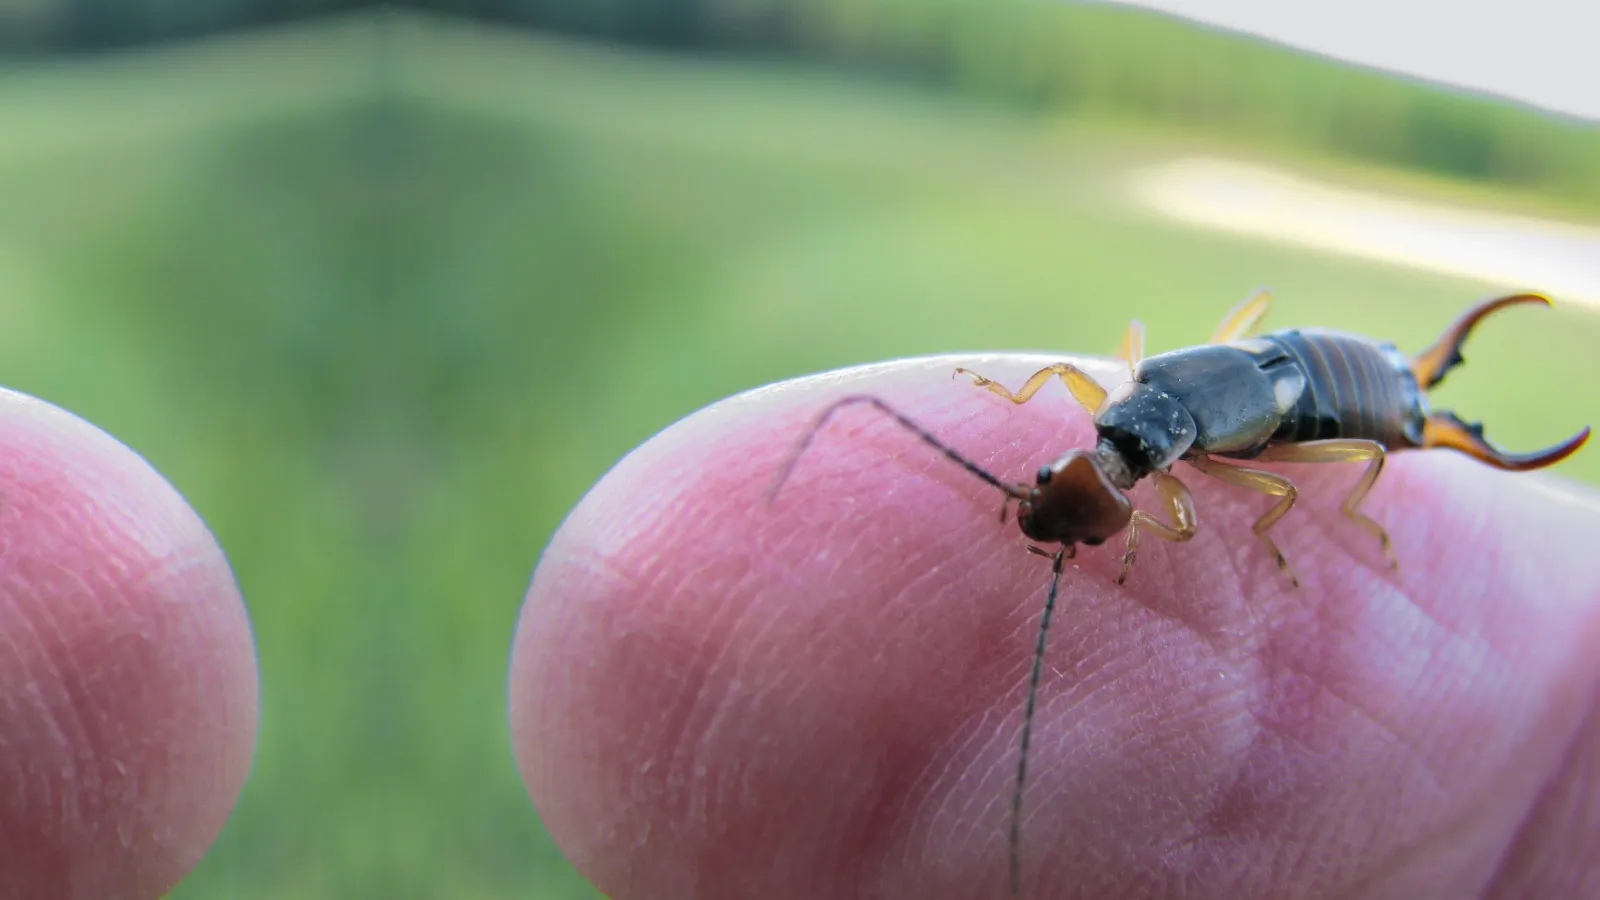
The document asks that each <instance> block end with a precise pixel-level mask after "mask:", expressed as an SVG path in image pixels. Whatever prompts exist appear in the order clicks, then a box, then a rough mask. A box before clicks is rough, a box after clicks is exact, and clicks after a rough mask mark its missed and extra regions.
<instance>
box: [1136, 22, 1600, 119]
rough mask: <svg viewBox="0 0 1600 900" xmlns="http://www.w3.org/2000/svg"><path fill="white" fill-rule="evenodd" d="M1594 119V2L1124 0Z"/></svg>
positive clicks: (1599, 25)
mask: <svg viewBox="0 0 1600 900" xmlns="http://www.w3.org/2000/svg"><path fill="white" fill-rule="evenodd" d="M1120 2H1124V3H1127V4H1128V5H1132V6H1142V7H1146V8H1149V9H1156V10H1161V11H1163V12H1169V13H1175V14H1177V15H1180V16H1184V17H1186V18H1190V19H1195V20H1198V21H1201V22H1205V23H1208V24H1211V25H1218V26H1221V27H1223V28H1228V29H1232V30H1235V31H1243V32H1248V33H1250V34H1254V35H1256V36H1259V37H1264V38H1268V39H1270V40H1273V41H1277V42H1279V43H1283V44H1288V45H1291V46H1294V47H1298V48H1301V49H1305V50H1312V51H1315V52H1317V53H1321V54H1324V55H1327V56H1332V57H1336V58H1339V59H1343V60H1346V61H1348V62H1353V63H1360V64H1363V65H1368V66H1376V67H1378V68H1382V69H1388V70H1391V71H1395V72H1402V73H1404V74H1407V75H1413V76H1417V77H1420V78H1427V79H1430V80H1433V81H1442V82H1446V83H1448V84H1453V85H1457V86H1460V87H1464V88H1469V89H1473V90H1479V91H1488V92H1491V93H1496V94H1501V95H1503V96H1506V97H1509V98H1512V99H1514V100H1520V101H1523V102H1525V103H1531V104H1533V105H1536V106H1542V107H1545V108H1547V109H1551V110H1555V111H1557V112H1563V113H1567V114H1569V115H1574V116H1583V117H1585V118H1588V119H1591V120H1594V121H1597V122H1600V2H1596V0H1517V2H1514V3H1506V2H1498V3H1492V2H1488V0H1482V2H1474V0H1339V2H1337V3H1304V2H1294V0H1120Z"/></svg>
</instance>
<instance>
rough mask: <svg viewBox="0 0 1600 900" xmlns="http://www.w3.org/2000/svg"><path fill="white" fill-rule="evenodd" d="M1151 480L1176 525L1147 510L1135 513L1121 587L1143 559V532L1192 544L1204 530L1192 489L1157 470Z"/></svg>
mask: <svg viewBox="0 0 1600 900" xmlns="http://www.w3.org/2000/svg"><path fill="white" fill-rule="evenodd" d="M1150 480H1151V481H1154V482H1155V485H1156V490H1157V491H1159V492H1160V493H1161V499H1162V500H1163V501H1165V502H1166V505H1167V510H1168V511H1169V512H1170V513H1172V524H1171V525H1168V524H1167V523H1165V522H1163V521H1161V520H1160V519H1158V518H1156V517H1155V516H1152V515H1150V514H1149V513H1147V512H1145V511H1144V510H1139V509H1136V510H1134V511H1133V521H1132V522H1130V523H1129V524H1128V549H1127V550H1126V551H1125V552H1124V553H1123V554H1122V573H1121V574H1120V575H1118V576H1117V584H1122V583H1123V582H1124V581H1126V580H1127V579H1128V570H1129V569H1130V568H1132V567H1133V560H1134V558H1135V557H1137V556H1138V555H1139V531H1140V529H1148V530H1149V531H1150V533H1151V534H1154V535H1155V536H1156V537H1159V538H1164V539H1166V540H1169V541H1178V542H1182V541H1187V540H1189V539H1190V538H1192V537H1194V533H1195V532H1196V531H1198V530H1199V529H1200V523H1199V522H1198V521H1197V520H1196V519H1195V515H1194V498H1193V497H1191V496H1189V489H1188V488H1187V487H1186V486H1184V483H1183V482H1182V481H1179V480H1178V477H1177V476H1176V475H1169V474H1167V473H1166V472H1162V471H1159V470H1157V471H1155V472H1151V473H1150Z"/></svg>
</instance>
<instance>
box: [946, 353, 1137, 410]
mask: <svg viewBox="0 0 1600 900" xmlns="http://www.w3.org/2000/svg"><path fill="white" fill-rule="evenodd" d="M956 374H957V375H971V376H972V383H973V384H976V385H977V386H978V387H981V388H988V389H989V390H991V391H993V392H995V393H996V394H999V395H1000V396H1002V397H1004V398H1006V399H1007V400H1010V401H1011V402H1012V403H1027V402H1028V400H1029V399H1031V398H1032V397H1033V395H1034V394H1037V393H1038V392H1039V389H1040V388H1042V387H1044V386H1045V383H1046V382H1048V381H1049V380H1050V378H1051V377H1052V376H1056V375H1059V376H1061V380H1062V381H1063V382H1065V383H1066V385H1067V390H1069V391H1071V392H1072V396H1073V397H1075V398H1077V401H1078V402H1079V403H1081V404H1083V408H1084V409H1087V410H1088V411H1089V412H1094V411H1095V410H1097V409H1099V408H1100V404H1101V402H1103V401H1104V400H1105V399H1106V389H1105V388H1103V387H1101V386H1100V383H1099V382H1097V381H1095V380H1094V379H1093V378H1090V377H1089V373H1087V372H1085V371H1083V370H1082V369H1080V368H1078V367H1077V366H1074V365H1072V364H1070V363H1056V364H1055V365H1053V366H1048V367H1046V368H1043V369H1040V370H1039V371H1037V372H1035V373H1033V376H1032V377H1031V378H1029V379H1028V380H1027V382H1025V383H1024V384H1023V385H1022V389H1021V390H1019V391H1017V392H1016V393H1015V394H1013V393H1011V392H1010V391H1008V390H1006V388H1005V385H1002V384H999V383H998V382H996V381H994V380H993V379H989V378H985V377H983V376H982V375H979V374H978V373H977V372H974V371H972V370H971V369H957V370H956Z"/></svg>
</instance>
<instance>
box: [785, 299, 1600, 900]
mask: <svg viewBox="0 0 1600 900" xmlns="http://www.w3.org/2000/svg"><path fill="white" fill-rule="evenodd" d="M1270 302H1271V295H1270V294H1269V293H1268V292H1267V291H1265V290H1261V291H1257V292H1256V293H1255V294H1253V295H1251V296H1250V297H1247V298H1246V299H1245V300H1244V301H1242V302H1241V303H1239V304H1238V305H1237V306H1235V307H1234V308H1233V309H1232V310H1231V311H1230V312H1229V313H1228V315H1227V316H1226V317H1225V318H1224V319H1223V320H1222V322H1221V324H1219V325H1218V326H1217V329H1216V331H1215V332H1214V333H1213V334H1212V337H1211V341H1210V343H1207V344H1202V345H1199V346H1195V347H1186V348H1183V349H1180V350H1174V351H1171V352H1168V353H1162V354H1158V355H1155V356H1151V357H1145V355H1144V326H1143V325H1142V324H1141V323H1140V322H1139V320H1137V319H1135V320H1133V321H1132V322H1131V323H1129V326H1128V330H1127V332H1126V334H1125V336H1124V338H1123V341H1122V348H1121V350H1120V352H1119V354H1118V356H1119V357H1120V358H1121V359H1122V360H1123V361H1125V362H1126V363H1127V364H1128V366H1129V369H1130V373H1131V378H1130V379H1129V380H1128V381H1126V382H1124V383H1123V384H1121V385H1119V386H1117V387H1116V388H1115V389H1113V390H1110V391H1107V390H1106V389H1105V388H1104V387H1103V386H1101V385H1100V384H1099V383H1098V382H1096V381H1095V380H1094V379H1093V378H1091V377H1090V376H1089V375H1088V373H1086V372H1084V371H1083V370H1082V369H1079V368H1078V367H1076V366H1073V365H1071V364H1070V363H1057V364H1055V365H1052V366H1047V367H1045V368H1043V369H1040V370H1039V371H1037V372H1035V373H1034V374H1033V376H1032V377H1030V378H1028V380H1027V381H1025V382H1024V383H1023V384H1022V386H1021V387H1020V388H1019V389H1018V390H1017V391H1015V392H1012V391H1011V390H1008V389H1007V388H1005V387H1004V386H1002V385H1000V384H999V383H997V382H995V381H994V380H992V379H989V378H985V377H984V376H982V375H979V374H978V373H976V372H972V371H970V370H968V369H957V370H956V374H958V375H968V376H970V377H971V378H972V380H973V382H974V383H975V385H976V386H978V387H982V388H986V389H987V390H989V391H992V392H993V393H995V394H998V395H999V396H1001V397H1004V398H1005V399H1006V400H1009V401H1011V402H1012V403H1015V404H1022V403H1026V402H1028V400H1029V399H1031V398H1032V397H1033V396H1034V395H1035V394H1036V393H1038V391H1039V390H1040V389H1041V388H1043V387H1044V386H1045V385H1046V384H1048V383H1049V382H1050V381H1051V380H1052V379H1055V378H1059V379H1061V381H1062V382H1064V383H1065V384H1066V387H1067V390H1068V391H1069V392H1070V393H1071V394H1072V396H1073V397H1074V398H1075V399H1076V400H1077V401H1078V403H1079V404H1081V405H1082V406H1083V407H1084V408H1085V409H1087V410H1089V411H1090V412H1091V413H1092V414H1093V415H1094V425H1095V431H1096V434H1097V440H1096V442H1095V444H1094V446H1093V447H1092V448H1089V449H1073V450H1069V451H1067V452H1066V453H1064V454H1062V455H1061V456H1059V457H1058V458H1056V459H1055V461H1053V462H1051V463H1049V464H1047V465H1044V466H1042V467H1041V468H1040V469H1039V470H1038V471H1037V472H1036V473H1035V476H1034V480H1033V483H1032V484H1029V483H1026V482H1008V481H1005V480H1003V479H1001V478H1000V477H998V476H996V475H994V474H992V473H991V472H989V471H988V470H986V469H984V468H983V467H982V466H979V465H978V464H977V463H974V462H972V461H971V460H969V459H967V458H966V457H965V456H963V455H962V454H961V453H959V452H957V451H956V450H955V449H954V448H952V447H950V446H949V445H947V444H945V443H944V442H943V441H941V440H940V439H939V438H938V437H936V436H935V435H934V434H933V433H931V432H929V431H928V430H927V429H925V428H923V427H922V426H920V425H918V424H917V423H916V422H915V421H913V420H912V419H911V418H909V417H908V416H906V415H905V414H903V413H901V412H899V411H898V410H896V409H894V408H893V407H892V406H890V405H889V404H887V403H885V402H884V401H883V400H881V399H879V398H877V397H874V396H871V395H855V396H849V397H845V398H842V399H840V400H838V401H836V402H835V403H833V404H832V405H831V406H829V407H828V408H827V409H825V410H824V411H823V412H822V414H821V415H820V416H818V418H817V419H816V421H815V422H814V424H813V425H812V427H811V429H810V430H808V431H807V432H806V435H805V437H804V438H803V439H802V440H801V442H800V444H799V446H798V447H797V448H796V449H795V452H794V454H793V456H791V457H790V459H789V462H788V463H787V464H786V465H785V466H784V468H783V470H782V471H781V472H780V474H779V476H778V479H777V481H776V482H775V483H774V484H773V487H772V491H771V493H770V494H769V501H770V499H771V498H773V497H775V496H776V494H777V491H778V489H779V488H780V487H781V486H782V484H783V483H784V482H785V481H786V480H787V479H788V477H789V474H790V472H791V471H792V470H793V468H794V466H795V464H796V462H797V461H798V460H799V457H800V455H801V454H802V453H803V452H804V450H805V448H806V446H807V445H809V443H810V442H811V440H812V438H813V437H814V436H815V435H816V433H817V432H818V431H820V430H821V428H822V427H823V426H824V425H825V424H827V421H828V419H829V418H831V417H832V416H833V414H834V413H835V412H837V411H838V410H840V409H842V408H844V407H845V406H849V405H853V404H868V405H871V406H872V407H874V408H875V409H877V410H878V411H879V412H881V413H883V414H885V415H887V416H888V417H889V418H891V419H892V420H894V421H895V422H896V423H898V424H899V425H900V426H901V427H902V428H904V429H906V430H907V431H910V432H911V433H913V434H915V435H917V436H918V437H919V438H921V439H922V441H923V442H925V443H927V444H928V445H930V446H932V447H933V448H934V449H936V450H938V451H940V452H941V453H943V454H944V455H945V456H946V457H948V458H949V459H951V460H953V461H954V462H956V463H957V464H958V465H960V466H962V467H963V468H965V469H966V470H967V471H968V472H970V473H972V474H973V475H975V476H976V477H978V478H979V479H981V480H983V481H984V482H986V483H987V484H989V485H991V486H992V487H995V488H998V489H999V490H1000V491H1001V492H1002V493H1003V494H1004V495H1005V501H1004V503H1003V505H1002V507H1001V517H1002V519H1003V518H1004V516H1005V509H1006V507H1007V506H1009V505H1010V503H1011V502H1012V501H1016V504H1017V513H1016V518H1017V524H1018V526H1019V528H1020V529H1021V531H1022V533H1023V535H1024V536H1025V537H1027V538H1029V539H1030V540H1032V541H1034V542H1037V543H1040V544H1055V545H1057V546H1058V549H1057V550H1055V551H1054V552H1052V551H1048V550H1045V549H1042V548H1040V547H1038V546H1033V545H1030V546H1029V548H1028V549H1029V550H1030V551H1032V552H1034V553H1036V554H1038V555H1041V556H1046V557H1049V558H1051V560H1052V566H1051V569H1052V575H1051V580H1050V586H1049V591H1048V594H1047V599H1046V601H1045V608H1044V613H1043V615H1042V616H1041V617H1040V622H1039V632H1038V642H1037V645H1036V647H1035V651H1034V656H1033V664H1032V668H1031V671H1030V674H1029V678H1028V694H1027V702H1026V709H1025V711H1024V716H1023V723H1022V732H1021V739H1020V741H1019V750H1018V757H1017V779H1016V786H1015V792H1014V794H1013V797H1012V804H1011V829H1010V881H1011V893H1012V895H1013V896H1020V895H1021V881H1022V878H1021V842H1022V836H1021V827H1022V826H1021V823H1022V792H1023V787H1024V783H1025V781H1026V777H1027V767H1028V744H1029V740H1030V738H1031V736H1032V730H1033V715H1034V705H1035V702H1036V699H1037V695H1038V688H1039V681H1040V677H1041V672H1042V665H1043V660H1044V648H1045V637H1046V634H1047V632H1048V631H1049V628H1050V618H1051V614H1052V612H1053V610H1054V608H1055V601H1056V596H1057V590H1058V588H1059V585H1060V580H1061V572H1062V568H1063V562H1064V560H1065V559H1067V558H1070V557H1072V556H1073V555H1074V554H1075V552H1076V548H1077V545H1078V544H1084V545H1088V546H1097V545H1099V544H1102V543H1105V542H1106V541H1107V540H1109V539H1111V538H1112V537H1114V536H1116V535H1117V534H1118V533H1120V532H1123V531H1126V532H1127V538H1126V543H1125V545H1124V551H1123V555H1122V568H1121V571H1120V572H1119V574H1118V575H1117V583H1118V584H1122V583H1124V581H1125V580H1126V579H1127V577H1128V571H1129V569H1130V568H1131V567H1132V565H1133V563H1134V560H1135V558H1136V557H1137V554H1138V547H1139V535H1140V533H1141V532H1144V531H1148V532H1150V533H1152V534H1154V535H1156V536H1157V537H1160V538H1163V539H1165V540H1168V541H1175V542H1182V541H1187V540H1189V539H1191V538H1193V537H1194V535H1195V533H1196V531H1197V529H1198V527H1199V526H1198V521H1197V519H1196V517H1195V510H1194V502H1193V500H1192V499H1191V497H1190V494H1189V489H1188V488H1187V487H1186V486H1185V485H1184V483H1183V482H1182V481H1181V480H1180V479H1179V478H1178V477H1177V476H1176V475H1174V474H1172V467H1173V465H1174V464H1175V463H1178V462H1180V461H1182V462H1187V463H1188V464H1189V465H1190V466H1192V467H1193V468H1194V469H1196V470H1197V471H1199V472H1200V473H1201V474H1204V475H1209V476H1211V477H1213V478H1216V479H1218V480H1220V481H1224V482H1227V483H1228V484H1232V485H1235V486H1237V487H1242V488H1247V489H1250V490H1253V491H1258V492H1260V493H1263V494H1268V495H1271V496H1274V497H1277V498H1278V501H1277V503H1276V504H1274V505H1273V507H1272V508H1271V509H1270V510H1268V511H1267V512H1266V514H1265V515H1263V516H1261V517H1260V518H1259V519H1257V520H1256V522H1255V524H1254V526H1253V528H1254V531H1255V534H1256V536H1257V537H1258V538H1260V540H1261V542H1262V543H1263V544H1264V545H1265V546H1266V548H1267V551H1268V552H1269V553H1270V554H1271V555H1272V558H1273V559H1274V561H1275V562H1276V563H1277V566H1278V568H1279V569H1280V570H1281V571H1282V572H1283V573H1284V574H1285V575H1286V576H1287V577H1288V579H1289V583H1290V584H1291V585H1293V586H1294V587H1299V584H1300V582H1299V579H1298V578H1297V577H1296V576H1295V573H1294V570H1293V569H1292V568H1291V567H1290V565H1289V562H1288V560H1287V559H1286V558H1285V557H1284V554H1283V551H1282V550H1281V549H1280V548H1279V547H1278V545H1277V543H1276V542H1275V541H1274V540H1273V539H1272V537H1271V536H1270V535H1269V534H1268V532H1269V531H1270V530H1271V529H1272V527H1273V525H1275V524H1277V523H1278V521H1279V520H1281V519H1282V518H1283V517H1284V515H1285V514H1287V513H1288V512H1289V509H1290V507H1292V506H1293V505H1294V503H1295V499H1296V496H1297V491H1296V488H1295V485H1294V483H1293V482H1292V481H1290V480H1289V479H1288V478H1286V477H1284V476H1282V475H1279V474H1276V473H1274V472H1269V471H1266V470H1264V469H1258V468H1254V467H1250V466H1244V465H1237V464H1234V463H1225V462H1222V461H1221V460H1224V459H1229V460H1243V461H1257V460H1258V461H1262V462H1268V461H1271V462H1304V463H1313V462H1358V461H1365V462H1366V463H1367V467H1366V469H1365V471H1364V472H1363V473H1362V475H1361V477H1360V478H1359V479H1358V480H1357V481H1356V484H1355V486H1354V487H1353V488H1351V490H1350V492H1349V493H1348V494H1347V495H1346V496H1345V498H1344V502H1343V512H1344V515H1345V516H1347V517H1348V518H1350V519H1351V520H1352V521H1354V522H1355V523H1356V524H1357V525H1358V526H1360V527H1361V528H1362V529H1364V530H1365V531H1367V532H1368V533H1370V534H1371V535H1372V536H1373V537H1374V538H1376V539H1377V540H1378V542H1379V545H1380V547H1381V548H1382V550H1383V553H1384V554H1385V557H1386V558H1387V561H1388V563H1389V565H1390V566H1391V567H1397V566H1398V565H1399V562H1398V559H1397V557H1396V556H1395V554H1394V550H1393V547H1392V545H1391V542H1390V540H1389V534H1388V532H1387V531H1385V530H1384V528H1383V526H1381V525H1379V524H1378V523H1377V522H1376V521H1375V520H1373V519H1372V518H1370V517H1368V516H1367V515H1366V514H1365V513H1362V512H1361V511H1360V505H1361V502H1362V501H1363V500H1364V499H1365V498H1366V496H1367V494H1368V493H1369V492H1370V491H1371V490H1372V486H1373V484H1374V483H1376V481H1377V479H1378V475H1379V474H1380V473H1381V472H1382V470H1383V464H1384V459H1385V457H1386V456H1387V454H1389V453H1392V452H1396V451H1400V450H1421V449H1431V448H1448V449H1452V450H1456V451H1458V452H1461V453H1464V454H1466V455H1467V456H1470V457H1472V458H1473V459H1476V460H1478V461H1479V462H1481V463H1484V464H1486V465H1489V466H1492V467H1494V468H1497V469H1503V470H1507V471H1514V472H1522V471H1529V470H1532V469H1540V468H1544V467H1546V466H1551V465H1554V464H1556V463H1558V462H1560V461H1561V460H1563V459H1566V458H1567V457H1568V456H1571V455H1572V454H1573V453H1576V452H1577V451H1578V449H1579V448H1580V447H1582V446H1583V444H1584V442H1585V441H1587V440H1588V438H1589V428H1588V427H1587V426H1586V427H1584V428H1583V429H1582V430H1581V431H1579V432H1578V433H1577V434H1574V435H1573V436H1572V437H1570V438H1568V439H1567V440H1565V441H1563V442H1561V443H1559V444H1556V445H1554V446H1551V447H1548V448H1545V449H1543V450H1538V451H1535V452H1532V453H1525V454H1516V453H1508V452H1506V451H1504V450H1501V449H1500V448H1498V447H1496V446H1494V445H1493V444H1491V443H1490V442H1489V441H1488V440H1487V439H1485V438H1484V436H1483V426H1482V425H1480V424H1476V423H1473V424H1469V423H1467V422H1465V421H1463V420H1462V419H1461V418H1459V417H1458V416H1456V414H1455V413H1452V412H1449V411H1434V410H1432V409H1431V408H1430V407H1429V404H1428V400H1427V397H1426V393H1425V392H1426V391H1428V390H1430V389H1432V388H1434V387H1436V386H1437V385H1438V384H1439V383H1440V382H1441V381H1442V380H1443V379H1444V377H1445V375H1446V374H1447V373H1448V372H1450V371H1451V370H1452V369H1454V368H1455V367H1456V366H1459V365H1461V364H1462V363H1463V362H1465V360H1464V358H1463V357H1462V355H1461V345H1462V344H1463V343H1464V342H1465V341H1466V339H1467V336H1468V335H1469V334H1470V333H1471V332H1472V330H1473V328H1474V327H1476V326H1477V324H1478V323H1479V322H1480V321H1482V320H1483V318H1484V317H1485V316H1487V315H1489V314H1490V313H1493V312H1495V311H1496V310H1500V309H1504V308H1506V307H1508V306H1513V305H1516V304H1522V303H1540V304H1544V305H1545V306H1549V305H1550V300H1549V299H1548V298H1546V297H1544V296H1543V295H1540V294H1532V293H1520V294H1512V295H1509V296H1504V297H1498V298H1495V299H1491V300H1486V301H1484V302H1481V303H1479V304H1477V305H1476V306H1473V307H1471V308H1469V309H1467V310H1466V311H1465V312H1464V313H1462V314H1461V316H1460V317H1458V318H1457V319H1456V320H1455V322H1453V323H1452V324H1451V325H1450V327H1449V328H1447V329H1446V330H1445V332H1444V333H1443V334H1442V335H1441V336H1440V337H1439V339H1438V340H1437V341H1435V342H1434V344H1433V345H1432V346H1430V347H1429V348H1427V349H1426V350H1424V351H1422V352H1421V353H1419V354H1417V355H1416V356H1413V357H1407V356H1406V355H1405V354H1403V353H1402V352H1401V351H1400V350H1399V349H1397V348H1396V346H1395V345H1394V344H1392V343H1380V342H1378V341H1374V340H1371V339H1369V338H1365V337H1360V336H1357V335H1351V334H1344V333H1340V332H1336V331H1329V330H1325V329H1314V328H1304V329H1286V330H1282V331H1276V332H1272V333H1268V334H1263V335H1260V336H1253V334H1254V332H1255V330H1256V328H1257V326H1259V325H1260V323H1261V320H1262V318H1263V317H1264V316H1265V315H1266V312H1267V307H1268V305H1269V304H1270ZM1146 478H1148V479H1150V480H1151V481H1152V482H1153V483H1154V484H1155V486H1156V489H1157V493H1158V494H1159V495H1160V497H1161V502H1162V503H1163V505H1164V506H1165V507H1166V509H1167V512H1168V514H1169V516H1170V518H1171V522H1170V523H1169V522H1164V521H1162V520H1161V519H1159V518H1157V517H1155V516H1153V515H1151V514H1150V513H1147V512H1145V511H1143V510H1138V509H1134V507H1133V503H1132V501H1131V500H1130V499H1129V497H1128V491H1129V490H1130V489H1132V488H1133V486H1134V485H1135V484H1137V483H1138V482H1140V481H1142V480H1144V479H1146Z"/></svg>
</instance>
